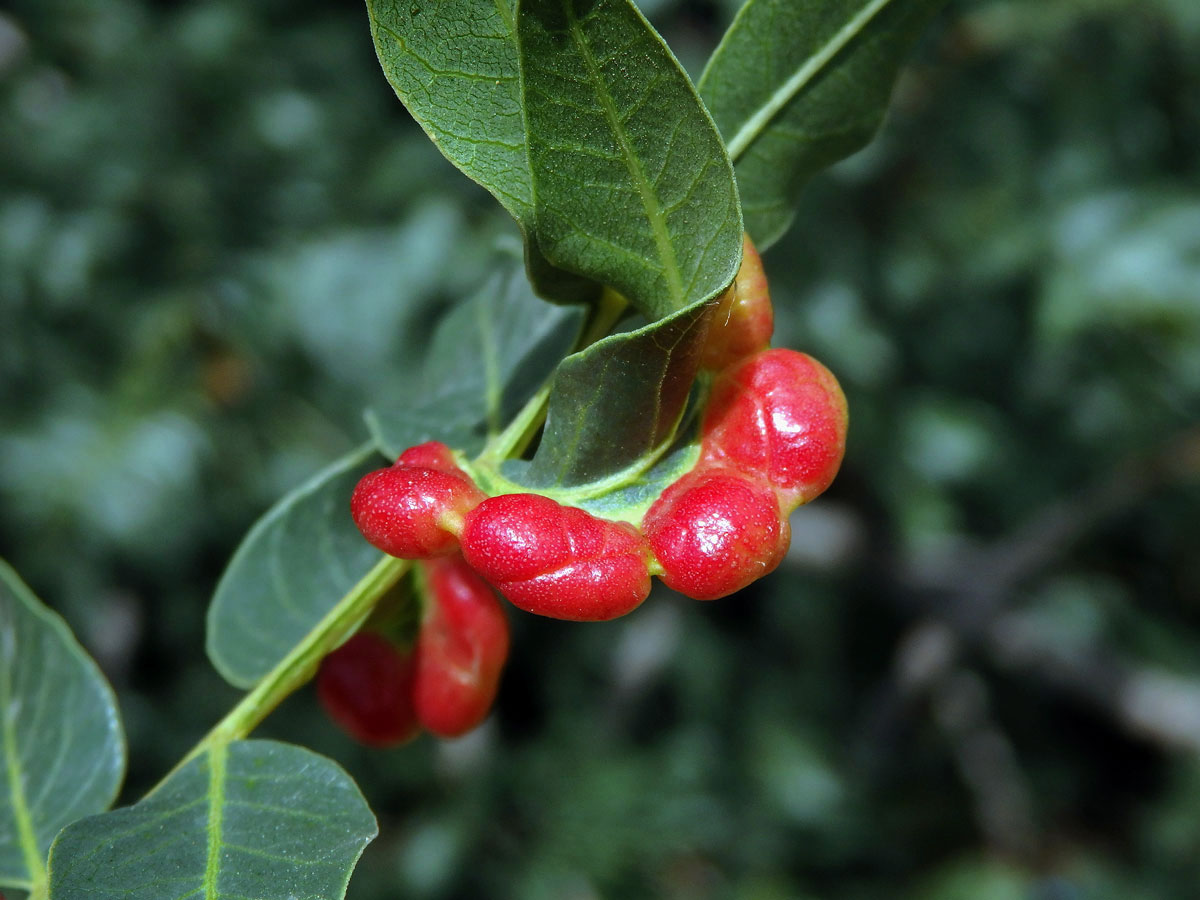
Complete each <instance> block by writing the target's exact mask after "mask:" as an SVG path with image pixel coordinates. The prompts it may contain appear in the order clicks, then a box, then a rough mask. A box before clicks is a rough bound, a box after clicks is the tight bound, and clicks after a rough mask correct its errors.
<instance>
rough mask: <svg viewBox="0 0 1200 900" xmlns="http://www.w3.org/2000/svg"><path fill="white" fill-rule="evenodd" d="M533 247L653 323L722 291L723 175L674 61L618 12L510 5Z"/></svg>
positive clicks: (633, 13) (633, 19)
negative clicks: (605, 287) (613, 294)
mask: <svg viewBox="0 0 1200 900" xmlns="http://www.w3.org/2000/svg"><path fill="white" fill-rule="evenodd" d="M517 37H518V42H519V46H520V51H521V83H522V87H523V89H524V97H525V118H526V134H527V141H528V146H529V164H530V169H531V172H532V177H533V182H532V183H533V203H534V210H535V211H534V215H535V220H534V221H535V223H536V224H535V229H534V233H535V235H536V240H537V244H538V246H539V247H540V249H541V251H542V253H543V254H545V256H546V258H547V259H548V260H550V262H551V263H553V264H554V265H555V266H557V267H559V268H561V269H565V270H568V271H571V272H578V273H580V274H582V275H585V276H587V277H588V278H591V279H594V280H596V281H599V282H601V283H603V284H606V285H609V286H611V287H612V288H614V289H615V290H617V291H619V292H620V293H621V294H623V295H624V296H625V297H627V298H628V299H629V301H630V302H631V303H632V304H633V306H635V307H636V308H637V309H638V310H639V311H641V312H642V313H643V314H644V315H645V316H646V318H647V319H650V320H655V319H659V318H662V317H664V316H667V315H670V314H671V313H674V312H677V311H679V310H681V309H684V308H685V307H687V306H689V305H690V304H692V303H694V302H696V301H699V300H703V299H706V298H709V297H712V296H715V295H716V294H717V293H718V292H719V291H721V290H722V289H723V288H724V287H725V286H726V285H728V284H729V282H730V281H732V280H733V276H734V273H735V272H736V270H737V266H738V263H739V261H740V256H741V236H742V223H741V214H740V212H739V207H738V199H737V189H736V186H735V184H734V179H733V171H732V168H731V166H730V163H729V158H728V156H727V155H726V153H725V148H724V145H723V144H722V142H721V138H720V136H719V135H718V133H717V131H716V128H715V127H714V125H713V122H712V119H711V118H710V117H709V115H708V113H707V112H706V111H705V109H704V106H703V104H701V103H700V101H699V98H698V97H697V95H696V92H695V89H694V88H693V87H692V84H691V82H690V81H689V80H688V77H687V75H686V74H685V73H684V72H683V70H682V69H681V68H680V66H679V63H678V61H677V60H676V59H675V57H674V56H672V55H671V52H670V50H668V49H667V47H666V45H665V44H664V43H663V41H662V39H661V38H660V37H659V36H658V34H657V33H656V32H655V31H654V29H653V28H651V27H650V25H649V23H648V22H646V20H645V19H644V18H643V17H642V15H641V13H639V12H638V11H637V9H636V8H635V7H634V6H633V5H632V4H631V3H629V2H628V0H523V2H521V4H520V5H519V7H518V10H517Z"/></svg>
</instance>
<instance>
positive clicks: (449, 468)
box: [396, 441, 467, 478]
mask: <svg viewBox="0 0 1200 900" xmlns="http://www.w3.org/2000/svg"><path fill="white" fill-rule="evenodd" d="M396 465H398V466H424V467H425V468H426V469H437V470H438V471H439V472H449V473H451V474H452V475H459V476H461V477H463V478H466V477H467V473H466V472H464V471H463V470H462V469H460V468H459V467H458V463H456V462H455V461H454V454H453V453H451V452H450V448H449V447H447V446H446V445H445V444H443V443H442V442H441V441H426V442H425V443H424V444H417V445H416V446H415V447H409V448H408V449H407V450H405V451H404V452H403V453H401V454H400V456H399V458H397V460H396Z"/></svg>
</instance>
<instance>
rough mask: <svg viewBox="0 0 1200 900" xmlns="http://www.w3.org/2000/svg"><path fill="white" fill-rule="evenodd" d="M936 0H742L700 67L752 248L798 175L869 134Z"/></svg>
mask: <svg viewBox="0 0 1200 900" xmlns="http://www.w3.org/2000/svg"><path fill="white" fill-rule="evenodd" d="M943 3H944V0H748V2H747V3H746V5H745V6H743V7H742V9H741V11H740V12H739V13H738V16H737V18H736V19H735V20H734V22H733V25H731V26H730V28H729V31H728V32H727V33H726V34H725V37H724V38H723V39H722V41H721V44H720V46H718V47H717V49H716V51H715V52H714V53H713V56H712V59H710V60H709V62H708V66H707V67H706V68H705V70H704V74H703V75H702V76H701V77H700V81H699V85H698V86H699V89H700V95H701V96H702V97H703V98H704V102H705V103H706V104H707V105H708V108H709V110H710V111H711V112H712V115H713V118H714V119H715V120H716V123H717V127H718V128H720V129H721V134H722V135H723V136H724V137H725V142H726V145H727V146H728V148H729V155H730V157H732V159H733V162H734V166H735V168H736V171H737V180H738V189H739V191H740V192H741V197H742V214H743V216H744V217H745V222H746V231H747V232H749V234H750V236H751V238H753V240H754V242H755V244H757V245H758V248H759V249H760V250H762V249H765V248H766V247H768V246H770V245H771V244H772V243H774V242H775V240H776V239H777V238H778V237H779V236H780V235H781V234H782V233H783V232H784V231H786V230H787V227H788V225H789V224H790V223H791V221H792V217H793V216H794V214H795V206H796V202H797V199H798V197H799V195H800V192H801V190H802V189H803V188H804V185H805V184H806V183H807V182H808V181H809V179H810V178H812V176H813V175H815V174H816V173H817V172H819V171H820V170H821V169H823V168H825V167H826V166H828V165H830V164H832V163H834V162H836V161H837V160H839V159H842V158H843V157H845V156H848V155H849V154H851V153H853V152H854V151H855V150H858V149H859V148H860V147H862V146H863V145H864V144H866V143H867V141H869V140H870V139H871V136H872V135H873V134H874V133H875V130H876V129H877V128H878V127H879V123H880V122H881V121H882V120H883V114H884V111H885V109H886V107H887V103H888V98H889V97H890V95H891V91H892V85H893V83H894V82H895V80H896V73H897V72H898V70H899V68H900V65H901V63H902V62H903V60H904V58H905V56H906V55H907V54H908V52H909V51H910V50H911V49H912V46H913V44H914V43H915V42H916V39H917V37H918V36H919V35H920V33H921V30H922V29H923V28H924V27H925V25H926V23H927V22H928V21H929V19H930V18H931V17H932V16H933V14H934V13H935V12H936V11H937V9H938V8H939V7H940V6H942V5H943Z"/></svg>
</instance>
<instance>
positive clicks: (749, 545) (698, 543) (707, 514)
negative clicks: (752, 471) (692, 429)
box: [642, 466, 791, 600]
mask: <svg viewBox="0 0 1200 900" xmlns="http://www.w3.org/2000/svg"><path fill="white" fill-rule="evenodd" d="M642 530H643V531H644V532H645V534H646V537H647V539H648V540H649V541H650V548H651V549H652V550H653V551H654V555H655V557H656V558H657V559H658V563H659V565H660V566H661V567H662V570H663V574H662V580H663V583H664V584H666V585H667V587H669V588H671V589H672V590H674V591H678V592H679V593H681V594H684V595H685V596H688V597H692V598H693V599H696V600H716V599H717V598H718V597H724V596H726V595H728V594H732V593H734V592H735V591H740V590H741V589H742V588H744V587H745V586H746V585H748V584H750V583H751V582H753V581H757V580H758V579H759V578H761V577H762V576H764V575H766V574H768V573H769V572H771V571H773V570H774V569H775V567H776V566H777V565H779V561H780V560H781V559H783V555H784V553H785V552H786V551H787V548H788V543H789V542H790V540H791V528H790V526H789V525H788V520H787V518H786V516H784V515H783V514H782V512H781V510H780V508H779V501H778V500H777V499H776V496H775V492H774V491H773V490H772V489H771V488H770V487H769V486H768V485H765V484H762V483H759V482H755V481H750V480H747V479H746V478H743V477H741V476H740V475H739V474H737V473H736V472H734V471H732V470H730V469H725V468H721V467H705V466H702V467H701V468H699V469H693V470H692V471H691V472H689V473H688V474H687V475H684V476H683V477H682V478H680V479H679V480H678V481H676V482H675V483H674V484H673V485H671V486H670V487H669V488H667V489H666V490H665V491H663V494H662V496H661V497H659V498H658V500H657V501H655V503H654V505H653V506H652V507H650V511H649V512H647V513H646V517H645V519H644V520H643V521H642Z"/></svg>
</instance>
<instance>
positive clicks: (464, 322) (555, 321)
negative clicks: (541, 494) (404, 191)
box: [370, 263, 583, 457]
mask: <svg viewBox="0 0 1200 900" xmlns="http://www.w3.org/2000/svg"><path fill="white" fill-rule="evenodd" d="M582 321H583V309H582V308H581V307H563V306H551V305H549V304H547V303H546V302H545V301H543V300H540V299H538V297H537V296H536V295H535V294H534V293H533V291H532V289H531V288H530V286H529V282H528V280H527V279H526V278H525V274H524V272H523V271H522V269H521V267H520V265H519V264H516V263H510V264H508V265H506V266H504V267H503V268H502V269H500V270H499V271H497V273H496V274H495V275H493V276H492V277H491V278H490V279H488V281H487V282H486V283H485V284H484V286H483V288H482V289H481V290H480V291H479V292H478V293H476V294H475V296H473V297H472V298H471V299H469V300H467V301H465V302H464V303H461V304H459V305H458V306H456V307H454V309H453V310H451V312H450V313H449V314H448V315H447V316H446V317H445V318H444V319H443V320H442V321H441V323H440V324H439V325H438V328H437V330H436V332H435V333H434V336H433V340H432V341H431V343H430V347H429V351H428V355H427V356H426V360H425V365H424V367H423V371H422V377H421V379H420V381H419V382H418V384H417V385H416V386H415V389H414V390H413V391H412V393H411V394H410V395H408V396H407V397H405V398H404V400H403V401H402V402H401V403H397V404H392V405H391V406H390V407H386V408H384V409H382V410H380V409H375V410H372V412H371V418H370V422H371V427H372V431H373V433H374V434H375V435H376V439H377V441H378V443H379V446H380V447H381V448H382V449H383V450H384V452H385V453H387V454H388V455H389V456H392V457H394V456H396V455H398V454H399V453H400V452H402V451H403V450H404V449H406V448H407V447H411V446H412V445H413V444H417V443H420V442H421V441H423V440H430V439H432V438H436V439H438V440H441V441H444V442H445V443H448V444H450V445H451V446H454V447H456V448H458V449H460V450H463V451H464V452H474V451H475V450H477V449H478V448H479V447H480V446H481V445H482V443H483V441H484V440H485V439H486V438H487V437H490V436H492V435H494V434H496V433H497V432H499V431H500V430H501V429H502V428H503V427H504V425H505V424H506V423H507V422H508V420H509V419H511V418H512V417H513V415H514V414H515V413H516V412H517V410H518V409H519V408H520V407H521V405H522V404H523V403H524V402H525V401H526V400H527V399H528V398H529V397H530V396H531V395H532V394H533V393H534V392H535V391H537V389H538V388H539V387H541V385H542V383H543V382H544V381H545V380H546V379H547V378H548V377H549V376H550V373H551V372H553V371H554V367H555V366H556V365H557V364H558V363H559V361H560V360H561V359H562V358H563V356H564V355H565V354H567V353H569V352H570V350H571V348H572V346H573V345H574V344H575V341H576V340H577V338H578V335H579V329H580V326H581V324H582ZM426 435H428V436H426Z"/></svg>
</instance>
